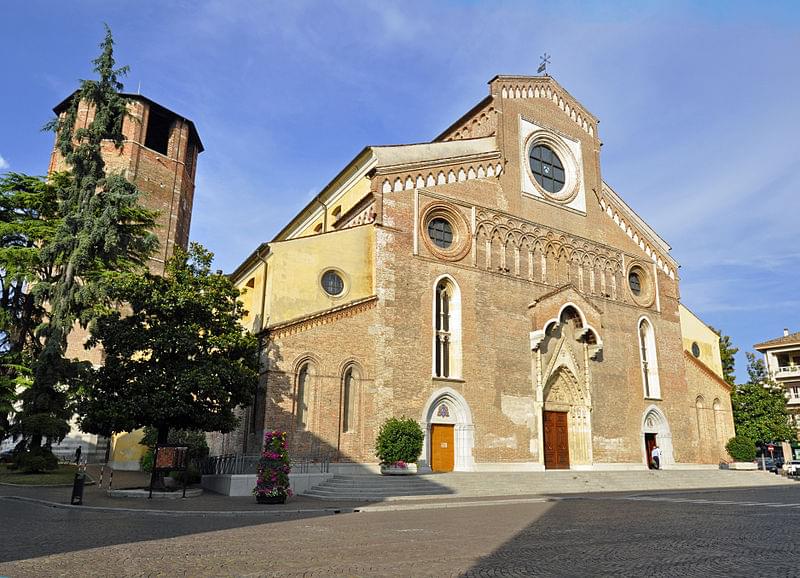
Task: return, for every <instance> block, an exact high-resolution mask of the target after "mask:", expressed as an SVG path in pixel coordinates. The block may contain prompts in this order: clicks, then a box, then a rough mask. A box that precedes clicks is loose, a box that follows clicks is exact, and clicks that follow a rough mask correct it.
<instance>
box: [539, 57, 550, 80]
mask: <svg viewBox="0 0 800 578" xmlns="http://www.w3.org/2000/svg"><path fill="white" fill-rule="evenodd" d="M539 60H541V61H542V62H541V64H539V68H538V69H537V70H536V72H537V73H538V74H541V73H543V72H544V75H545V76H548V74H547V65H548V64H550V55H549V54H547V52H545V53H544V54H543V55H542V56H540V57H539Z"/></svg>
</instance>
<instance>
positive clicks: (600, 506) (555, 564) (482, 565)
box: [461, 485, 800, 577]
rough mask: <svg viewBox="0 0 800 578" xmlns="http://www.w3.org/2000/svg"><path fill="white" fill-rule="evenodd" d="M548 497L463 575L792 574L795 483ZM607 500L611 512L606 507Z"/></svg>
mask: <svg viewBox="0 0 800 578" xmlns="http://www.w3.org/2000/svg"><path fill="white" fill-rule="evenodd" d="M551 499H557V500H558V501H556V502H554V503H552V504H551V507H550V508H548V509H547V510H545V511H544V512H543V513H542V515H540V516H539V517H538V518H537V519H536V520H534V521H533V522H532V523H530V524H529V525H528V526H527V527H525V528H524V529H523V530H521V531H520V532H518V533H517V534H516V535H515V536H514V537H513V538H512V539H511V540H508V541H507V542H505V543H504V544H503V545H502V546H500V547H499V548H497V549H496V550H495V551H494V552H492V553H491V554H489V555H488V556H484V557H482V558H481V559H480V560H479V561H478V562H477V563H476V564H475V565H474V566H473V567H472V568H470V569H469V570H468V571H466V572H464V573H462V574H461V575H462V576H465V577H466V576H499V575H503V576H505V575H514V576H517V575H519V576H534V575H535V576H539V575H545V576H566V575H568V576H582V575H588V576H620V575H628V576H663V575H670V576H697V575H701V574H706V575H713V576H734V575H764V574H765V573H767V571H768V573H769V574H776V575H796V572H797V564H796V560H797V559H798V558H800V543H798V542H797V539H796V535H797V533H796V525H797V515H798V511H797V509H795V508H794V507H791V506H792V505H794V506H800V504H798V502H800V485H798V486H796V487H793V486H781V487H775V486H773V487H758V488H720V489H705V490H673V491H664V490H661V491H640V492H620V493H613V492H609V493H604V494H600V493H593V494H591V495H582V496H576V495H574V494H572V495H561V496H551ZM609 502H616V504H615V505H614V506H612V507H609ZM769 504H771V505H769ZM787 506H789V507H787Z"/></svg>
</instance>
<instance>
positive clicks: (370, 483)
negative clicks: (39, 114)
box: [302, 470, 796, 501]
mask: <svg viewBox="0 0 800 578" xmlns="http://www.w3.org/2000/svg"><path fill="white" fill-rule="evenodd" d="M795 483H796V482H794V481H792V480H788V479H786V478H783V477H781V476H777V475H775V474H770V473H765V472H760V471H759V472H740V471H727V470H661V471H612V472H609V471H593V472H586V471H583V472H581V471H564V470H562V471H549V472H507V473H506V472H469V473H446V474H421V475H417V476H403V477H402V478H400V477H388V476H379V475H353V476H343V475H335V476H333V477H332V478H330V479H328V480H327V481H325V482H324V483H322V484H319V485H317V486H314V487H312V488H310V489H309V490H307V491H305V492H302V493H303V494H304V495H306V496H310V497H315V498H320V499H323V500H362V501H390V500H404V499H406V500H407V499H425V498H450V497H452V498H464V497H489V496H522V495H559V494H577V493H585V492H636V491H654V490H665V491H669V490H690V489H691V490H696V489H707V488H738V487H753V486H766V485H786V484H795Z"/></svg>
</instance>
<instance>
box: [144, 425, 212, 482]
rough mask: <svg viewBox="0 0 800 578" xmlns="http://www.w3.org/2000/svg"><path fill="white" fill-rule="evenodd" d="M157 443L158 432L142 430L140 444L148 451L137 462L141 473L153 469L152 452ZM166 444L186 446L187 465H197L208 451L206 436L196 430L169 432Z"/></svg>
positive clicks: (150, 429)
mask: <svg viewBox="0 0 800 578" xmlns="http://www.w3.org/2000/svg"><path fill="white" fill-rule="evenodd" d="M157 441H158V430H157V429H156V428H154V427H146V428H144V437H143V438H142V441H141V442H140V443H141V444H142V445H143V446H147V448H148V450H147V451H146V452H145V453H144V455H143V456H142V458H141V459H140V460H139V465H140V466H141V468H142V471H143V472H150V471H152V469H153V450H154V449H155V447H156V442H157ZM167 443H169V444H170V445H174V446H186V447H188V448H189V452H188V453H189V463H190V464H191V463H193V462H194V463H197V462H198V461H200V460H202V459H203V458H205V457H207V456H208V453H209V449H208V443H207V442H206V434H205V432H202V431H197V430H182V429H180V430H178V429H176V430H171V431H170V432H169V435H168V436H167Z"/></svg>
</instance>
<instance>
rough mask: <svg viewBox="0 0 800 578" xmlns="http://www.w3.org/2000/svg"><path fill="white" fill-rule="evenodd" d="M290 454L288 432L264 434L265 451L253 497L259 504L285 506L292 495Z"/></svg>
mask: <svg viewBox="0 0 800 578" xmlns="http://www.w3.org/2000/svg"><path fill="white" fill-rule="evenodd" d="M291 469H292V466H291V463H290V462H289V452H288V451H287V450H286V432H285V431H284V432H282V431H280V430H274V431H268V432H266V433H265V434H264V451H262V452H261V458H260V459H259V460H258V471H257V474H258V477H257V478H256V487H255V488H253V495H254V496H255V497H256V501H257V502H258V503H259V504H284V503H286V498H288V497H290V496H291V495H292V490H291V489H290V487H289V472H290V471H291Z"/></svg>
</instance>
